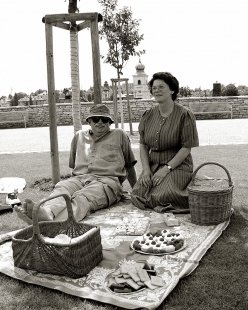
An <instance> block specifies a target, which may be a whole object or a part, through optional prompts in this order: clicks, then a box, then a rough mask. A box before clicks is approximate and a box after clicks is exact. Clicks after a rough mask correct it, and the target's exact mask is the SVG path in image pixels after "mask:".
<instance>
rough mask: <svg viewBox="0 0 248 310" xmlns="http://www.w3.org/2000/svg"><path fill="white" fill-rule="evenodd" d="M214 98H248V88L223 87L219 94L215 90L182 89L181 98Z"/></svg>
mask: <svg viewBox="0 0 248 310" xmlns="http://www.w3.org/2000/svg"><path fill="white" fill-rule="evenodd" d="M214 96H222V97H225V96H226V97H227V96H228V97H229V96H248V86H245V85H239V86H237V87H236V86H235V85H234V84H228V85H226V86H225V85H221V87H220V90H219V92H218V93H216V92H215V93H214V92H213V89H211V90H210V89H201V87H199V88H195V89H190V88H189V87H188V86H187V87H180V89H179V97H214Z"/></svg>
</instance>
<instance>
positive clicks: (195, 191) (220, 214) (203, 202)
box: [188, 162, 233, 225]
mask: <svg viewBox="0 0 248 310" xmlns="http://www.w3.org/2000/svg"><path fill="white" fill-rule="evenodd" d="M209 164H211V165H217V166H219V167H221V168H223V169H224V170H225V172H226V173H227V176H228V180H226V181H227V182H226V184H225V188H223V186H222V188H218V187H217V188H216V187H215V186H209V188H207V187H206V186H205V185H204V186H201V184H200V183H201V181H197V182H196V180H195V176H196V174H197V172H198V171H199V169H200V168H202V167H203V166H206V165H209ZM209 181H210V180H209ZM211 181H212V180H211ZM211 181H210V182H211ZM204 183H205V184H206V180H204ZM232 192H233V183H232V181H231V176H230V174H229V172H228V171H227V169H226V168H225V167H224V166H222V165H220V164H218V163H215V162H206V163H204V164H202V165H200V166H199V167H198V168H197V169H196V170H195V171H194V173H193V175H192V180H191V182H190V184H189V186H188V193H189V209H190V213H191V221H192V223H194V224H198V225H217V224H219V223H222V222H224V221H226V220H227V219H228V218H229V217H230V215H231V207H232Z"/></svg>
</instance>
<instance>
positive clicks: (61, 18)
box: [42, 13, 102, 184]
mask: <svg viewBox="0 0 248 310" xmlns="http://www.w3.org/2000/svg"><path fill="white" fill-rule="evenodd" d="M79 20H83V22H82V23H80V24H79V25H77V30H78V31H80V30H83V29H85V28H88V27H90V29H91V45H92V60H93V83H94V103H95V104H97V103H101V102H102V92H101V68H100V49H99V34H98V22H99V21H102V15H101V14H98V13H70V14H53V15H46V16H45V17H43V18H42V22H43V23H45V31H46V57H47V84H48V102H49V128H50V156H51V166H52V182H53V184H56V183H58V182H59V181H60V167H59V151H58V135H57V119H56V98H55V78H54V54H53V31H52V27H53V26H54V27H59V28H61V29H64V30H70V28H71V26H70V24H69V23H66V22H70V23H71V22H76V21H79Z"/></svg>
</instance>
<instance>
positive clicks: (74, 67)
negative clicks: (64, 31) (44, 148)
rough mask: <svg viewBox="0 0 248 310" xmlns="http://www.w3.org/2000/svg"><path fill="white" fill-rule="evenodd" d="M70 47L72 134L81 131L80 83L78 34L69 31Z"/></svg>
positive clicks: (74, 31)
mask: <svg viewBox="0 0 248 310" xmlns="http://www.w3.org/2000/svg"><path fill="white" fill-rule="evenodd" d="M70 45H71V87H72V119H73V127H74V133H76V132H77V131H78V130H81V129H82V122H81V104H80V86H79V85H80V83H79V59H78V33H77V31H76V30H73V29H71V30H70Z"/></svg>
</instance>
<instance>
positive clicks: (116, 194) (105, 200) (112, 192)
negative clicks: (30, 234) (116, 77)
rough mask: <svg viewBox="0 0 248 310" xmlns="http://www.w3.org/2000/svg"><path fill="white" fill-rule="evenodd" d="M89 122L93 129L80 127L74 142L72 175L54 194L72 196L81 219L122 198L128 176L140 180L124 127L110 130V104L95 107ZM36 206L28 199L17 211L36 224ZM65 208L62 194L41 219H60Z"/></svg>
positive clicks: (44, 208)
mask: <svg viewBox="0 0 248 310" xmlns="http://www.w3.org/2000/svg"><path fill="white" fill-rule="evenodd" d="M86 121H87V122H88V123H89V125H90V126H91V129H89V130H87V131H83V130H79V131H78V132H76V134H75V136H74V138H73V139H72V142H71V150H70V159H69V167H70V168H72V177H71V178H69V179H66V180H63V181H60V182H58V183H57V184H56V185H55V187H54V190H53V192H52V194H51V195H50V196H54V195H58V194H67V195H69V197H70V198H71V202H72V208H73V213H74V217H75V218H76V220H77V221H80V220H82V219H83V218H84V217H85V216H87V215H89V214H90V213H92V212H95V211H96V210H99V209H102V208H105V207H108V206H111V205H113V204H114V203H116V202H118V201H120V199H121V197H122V194H123V189H122V183H123V181H124V180H125V179H126V178H127V179H128V182H129V184H130V185H131V187H133V186H134V184H135V183H136V181H137V178H136V172H135V169H134V165H135V163H136V160H135V157H134V154H133V151H132V149H131V144H130V140H129V138H128V136H127V134H126V133H125V131H123V130H122V129H110V125H111V124H112V123H113V122H114V120H113V118H112V117H111V115H110V112H109V109H108V107H107V106H106V105H104V104H97V105H95V106H93V107H92V108H91V109H90V114H89V116H88V117H87V118H86ZM33 206H34V202H33V201H32V200H30V199H26V200H25V202H24V203H23V207H21V206H17V207H15V211H16V212H17V215H18V216H19V217H20V218H21V219H22V220H24V221H25V222H26V223H28V224H32V210H33ZM65 208H66V203H65V200H64V198H63V197H62V196H60V197H57V198H54V199H52V200H49V201H46V202H45V203H44V205H41V207H40V209H39V214H38V220H39V221H52V220H56V217H57V216H58V215H59V214H60V213H61V212H62V211H63V210H64V209H65Z"/></svg>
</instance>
